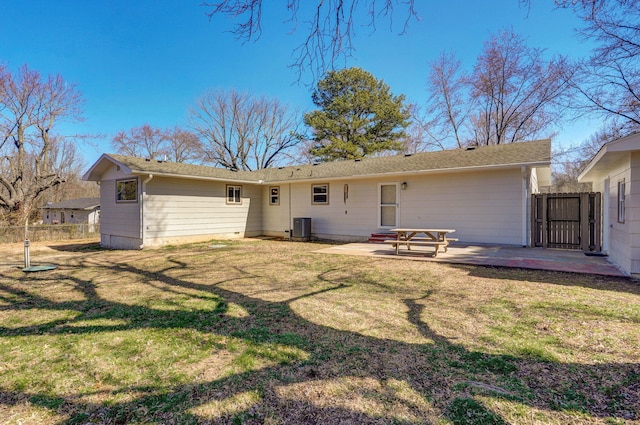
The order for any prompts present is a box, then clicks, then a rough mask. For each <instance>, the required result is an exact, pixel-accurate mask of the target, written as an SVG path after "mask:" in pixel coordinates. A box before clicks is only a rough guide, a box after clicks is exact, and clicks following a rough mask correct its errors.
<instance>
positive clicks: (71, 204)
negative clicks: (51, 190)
mask: <svg viewBox="0 0 640 425" xmlns="http://www.w3.org/2000/svg"><path fill="white" fill-rule="evenodd" d="M99 206H100V198H78V199H69V200H67V201H62V202H56V203H51V204H48V205H45V206H44V207H42V208H43V209H59V210H62V209H65V210H92V209H94V208H96V207H99Z"/></svg>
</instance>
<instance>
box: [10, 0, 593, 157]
mask: <svg viewBox="0 0 640 425" xmlns="http://www.w3.org/2000/svg"><path fill="white" fill-rule="evenodd" d="M301 1H302V3H304V2H305V1H307V0H301ZM265 3H266V4H269V5H273V6H269V9H266V10H265V16H264V22H263V34H262V37H261V38H260V39H259V40H258V41H256V42H251V43H246V44H242V43H241V42H239V41H237V40H236V39H235V38H234V36H233V35H232V34H230V33H229V32H228V30H229V29H231V28H232V23H231V22H230V21H225V20H224V19H221V18H218V19H215V20H213V21H210V20H209V19H208V18H207V17H206V15H205V9H204V8H203V7H202V6H200V4H201V0H135V1H131V0H102V1H97V0H96V1H87V0H64V1H63V0H3V1H2V6H1V7H0V62H2V63H4V64H5V65H8V66H9V68H10V69H12V70H14V71H15V70H16V69H17V68H18V67H20V66H22V65H23V64H28V65H29V67H30V68H32V69H34V70H37V71H39V72H41V73H42V74H45V75H46V74H61V75H62V76H63V77H64V78H65V79H66V80H67V81H70V82H73V83H75V84H77V86H78V88H79V90H80V91H81V92H82V94H83V98H84V100H85V105H84V111H85V114H84V116H85V118H86V120H85V121H84V122H82V123H77V124H74V125H68V126H66V128H65V130H66V131H68V132H70V133H91V134H98V133H99V134H103V135H104V137H103V138H100V139H98V140H97V141H96V143H94V145H93V146H85V147H83V149H82V151H81V152H82V154H83V156H84V157H85V161H86V163H87V164H88V165H90V164H91V163H93V162H94V161H95V160H96V159H97V158H98V157H99V156H100V154H102V153H103V152H111V151H112V148H111V146H110V140H111V137H112V136H113V134H115V133H116V132H118V131H120V130H128V129H130V128H132V127H138V126H141V125H143V124H145V123H147V124H150V125H151V126H154V127H159V128H170V127H173V126H175V125H179V126H184V125H186V119H187V110H188V108H189V106H190V105H192V104H193V103H194V101H195V99H196V98H197V97H199V96H200V95H202V94H203V93H204V92H205V91H206V90H207V89H218V88H234V89H237V90H247V91H249V92H252V93H255V94H259V95H267V96H271V97H277V98H278V99H280V101H282V102H283V103H286V104H288V105H290V106H291V107H295V108H300V109H301V110H303V111H308V110H311V109H313V108H314V106H313V103H312V102H311V94H310V93H311V87H309V86H306V85H304V84H296V83H295V81H296V79H297V74H296V72H295V71H294V70H292V69H290V68H289V65H290V64H291V62H292V56H291V55H292V50H293V49H294V48H295V47H296V46H297V45H298V44H300V41H301V38H302V37H303V36H304V28H303V27H302V25H300V28H299V29H298V30H297V31H296V32H294V33H292V29H293V28H292V25H291V24H290V23H286V22H285V21H286V20H287V19H288V14H287V11H286V6H285V4H286V2H285V1H284V0H281V1H276V0H265ZM416 3H417V11H418V14H419V16H420V18H421V19H420V21H415V20H414V21H412V22H411V23H410V26H409V29H408V33H407V34H405V35H398V34H399V32H400V30H401V23H402V22H401V21H402V18H403V15H401V11H400V7H398V13H397V15H396V16H395V18H394V28H393V32H390V31H389V30H388V23H387V21H380V22H379V24H378V29H377V31H376V32H375V33H373V34H371V30H370V29H369V28H359V29H357V30H356V31H357V36H356V39H355V47H356V49H357V50H356V52H355V57H354V58H351V59H348V60H347V62H346V63H345V66H358V67H361V68H363V69H365V70H367V71H369V72H371V73H373V75H375V76H376V77H377V78H379V79H383V80H384V81H385V82H386V83H387V84H388V85H389V86H390V87H391V90H392V92H393V93H394V94H405V95H406V97H407V100H409V101H411V102H415V103H418V104H424V102H425V100H426V98H427V92H426V90H425V81H426V78H427V75H428V72H429V67H428V64H429V62H430V61H431V60H433V59H435V57H436V56H437V55H438V54H439V53H440V52H442V51H453V52H455V53H456V55H457V56H458V58H460V59H461V60H462V61H463V63H464V64H465V66H466V67H467V68H471V67H472V65H473V63H474V62H475V59H476V57H477V56H478V54H479V53H480V51H481V49H482V45H483V43H484V41H485V40H486V39H487V38H488V37H489V35H491V34H492V33H495V32H496V31H498V30H499V29H503V28H507V27H510V28H513V29H514V30H515V31H516V32H517V33H519V34H521V35H523V36H524V37H525V38H526V39H527V41H528V44H529V45H530V46H532V47H539V48H544V49H546V51H547V55H549V56H550V55H552V54H555V53H560V54H566V55H569V56H573V57H576V56H581V55H586V54H588V51H589V46H588V45H585V44H584V43H583V42H581V40H580V39H579V38H578V37H577V35H576V34H575V31H574V28H575V27H576V26H577V25H579V21H578V20H577V19H576V18H575V16H574V15H573V13H572V12H571V11H569V10H557V9H555V8H554V5H553V1H552V0H538V1H536V0H532V3H533V4H532V5H531V7H530V8H529V9H526V8H522V7H521V6H520V5H519V1H518V0H484V1H476V0H474V1H448V2H441V1H436V0H417V1H416ZM307 4H308V3H307ZM362 22H363V23H364V22H365V20H363V21H362ZM303 78H307V79H308V78H309V76H303ZM595 130H597V126H596V125H595V124H594V126H591V124H590V123H589V122H586V121H582V122H581V123H579V124H578V125H571V126H566V127H564V128H559V129H558V131H559V134H558V136H557V137H556V139H554V140H555V143H556V146H560V145H562V146H569V145H573V144H577V143H579V142H581V141H582V140H583V139H584V138H586V137H588V136H589V135H590V134H591V133H592V132H594V131H595Z"/></svg>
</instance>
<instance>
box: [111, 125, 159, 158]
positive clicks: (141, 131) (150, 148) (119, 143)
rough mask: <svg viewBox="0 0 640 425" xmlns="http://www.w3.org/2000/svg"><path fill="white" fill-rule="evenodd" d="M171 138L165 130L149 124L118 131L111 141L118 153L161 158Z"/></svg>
mask: <svg viewBox="0 0 640 425" xmlns="http://www.w3.org/2000/svg"><path fill="white" fill-rule="evenodd" d="M168 141H169V138H168V136H167V133H166V132H165V131H164V130H161V129H159V128H153V127H151V126H150V125H149V124H144V125H142V126H141V127H134V128H132V129H130V130H128V131H120V132H118V133H117V134H116V135H115V136H114V137H113V139H112V141H111V146H113V148H114V149H115V150H116V152H117V153H119V154H122V155H128V156H135V157H139V158H151V159H154V158H160V157H162V156H163V155H164V154H165V146H166V145H167V143H168Z"/></svg>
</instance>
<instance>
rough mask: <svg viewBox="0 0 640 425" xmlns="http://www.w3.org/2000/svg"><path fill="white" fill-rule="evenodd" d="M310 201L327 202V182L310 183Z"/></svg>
mask: <svg viewBox="0 0 640 425" xmlns="http://www.w3.org/2000/svg"><path fill="white" fill-rule="evenodd" d="M311 203H312V204H313V205H328V204H329V184H328V183H324V184H312V185H311Z"/></svg>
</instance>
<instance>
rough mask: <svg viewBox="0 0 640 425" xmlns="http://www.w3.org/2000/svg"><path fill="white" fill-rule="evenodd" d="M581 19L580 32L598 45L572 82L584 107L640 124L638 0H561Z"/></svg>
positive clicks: (622, 121)
mask: <svg viewBox="0 0 640 425" xmlns="http://www.w3.org/2000/svg"><path fill="white" fill-rule="evenodd" d="M557 2H558V4H559V6H560V7H572V8H574V10H575V11H576V12H577V13H578V15H579V16H580V17H581V18H582V19H583V21H584V26H583V28H581V29H580V33H581V35H582V36H583V37H584V38H586V39H590V40H594V41H596V42H597V43H599V45H598V46H597V47H596V49H595V50H594V52H593V54H592V55H591V57H590V58H589V59H587V60H585V61H583V62H582V64H581V67H580V72H579V74H578V78H576V79H574V86H575V87H576V88H577V89H578V90H579V91H580V93H581V94H582V95H583V98H584V99H585V100H586V104H584V109H586V111H587V112H595V113H598V114H600V115H601V116H604V117H605V118H615V119H616V125H623V126H624V127H625V129H626V131H627V132H630V131H634V130H637V129H638V128H640V0H607V1H604V0H571V1H569V0H557Z"/></svg>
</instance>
